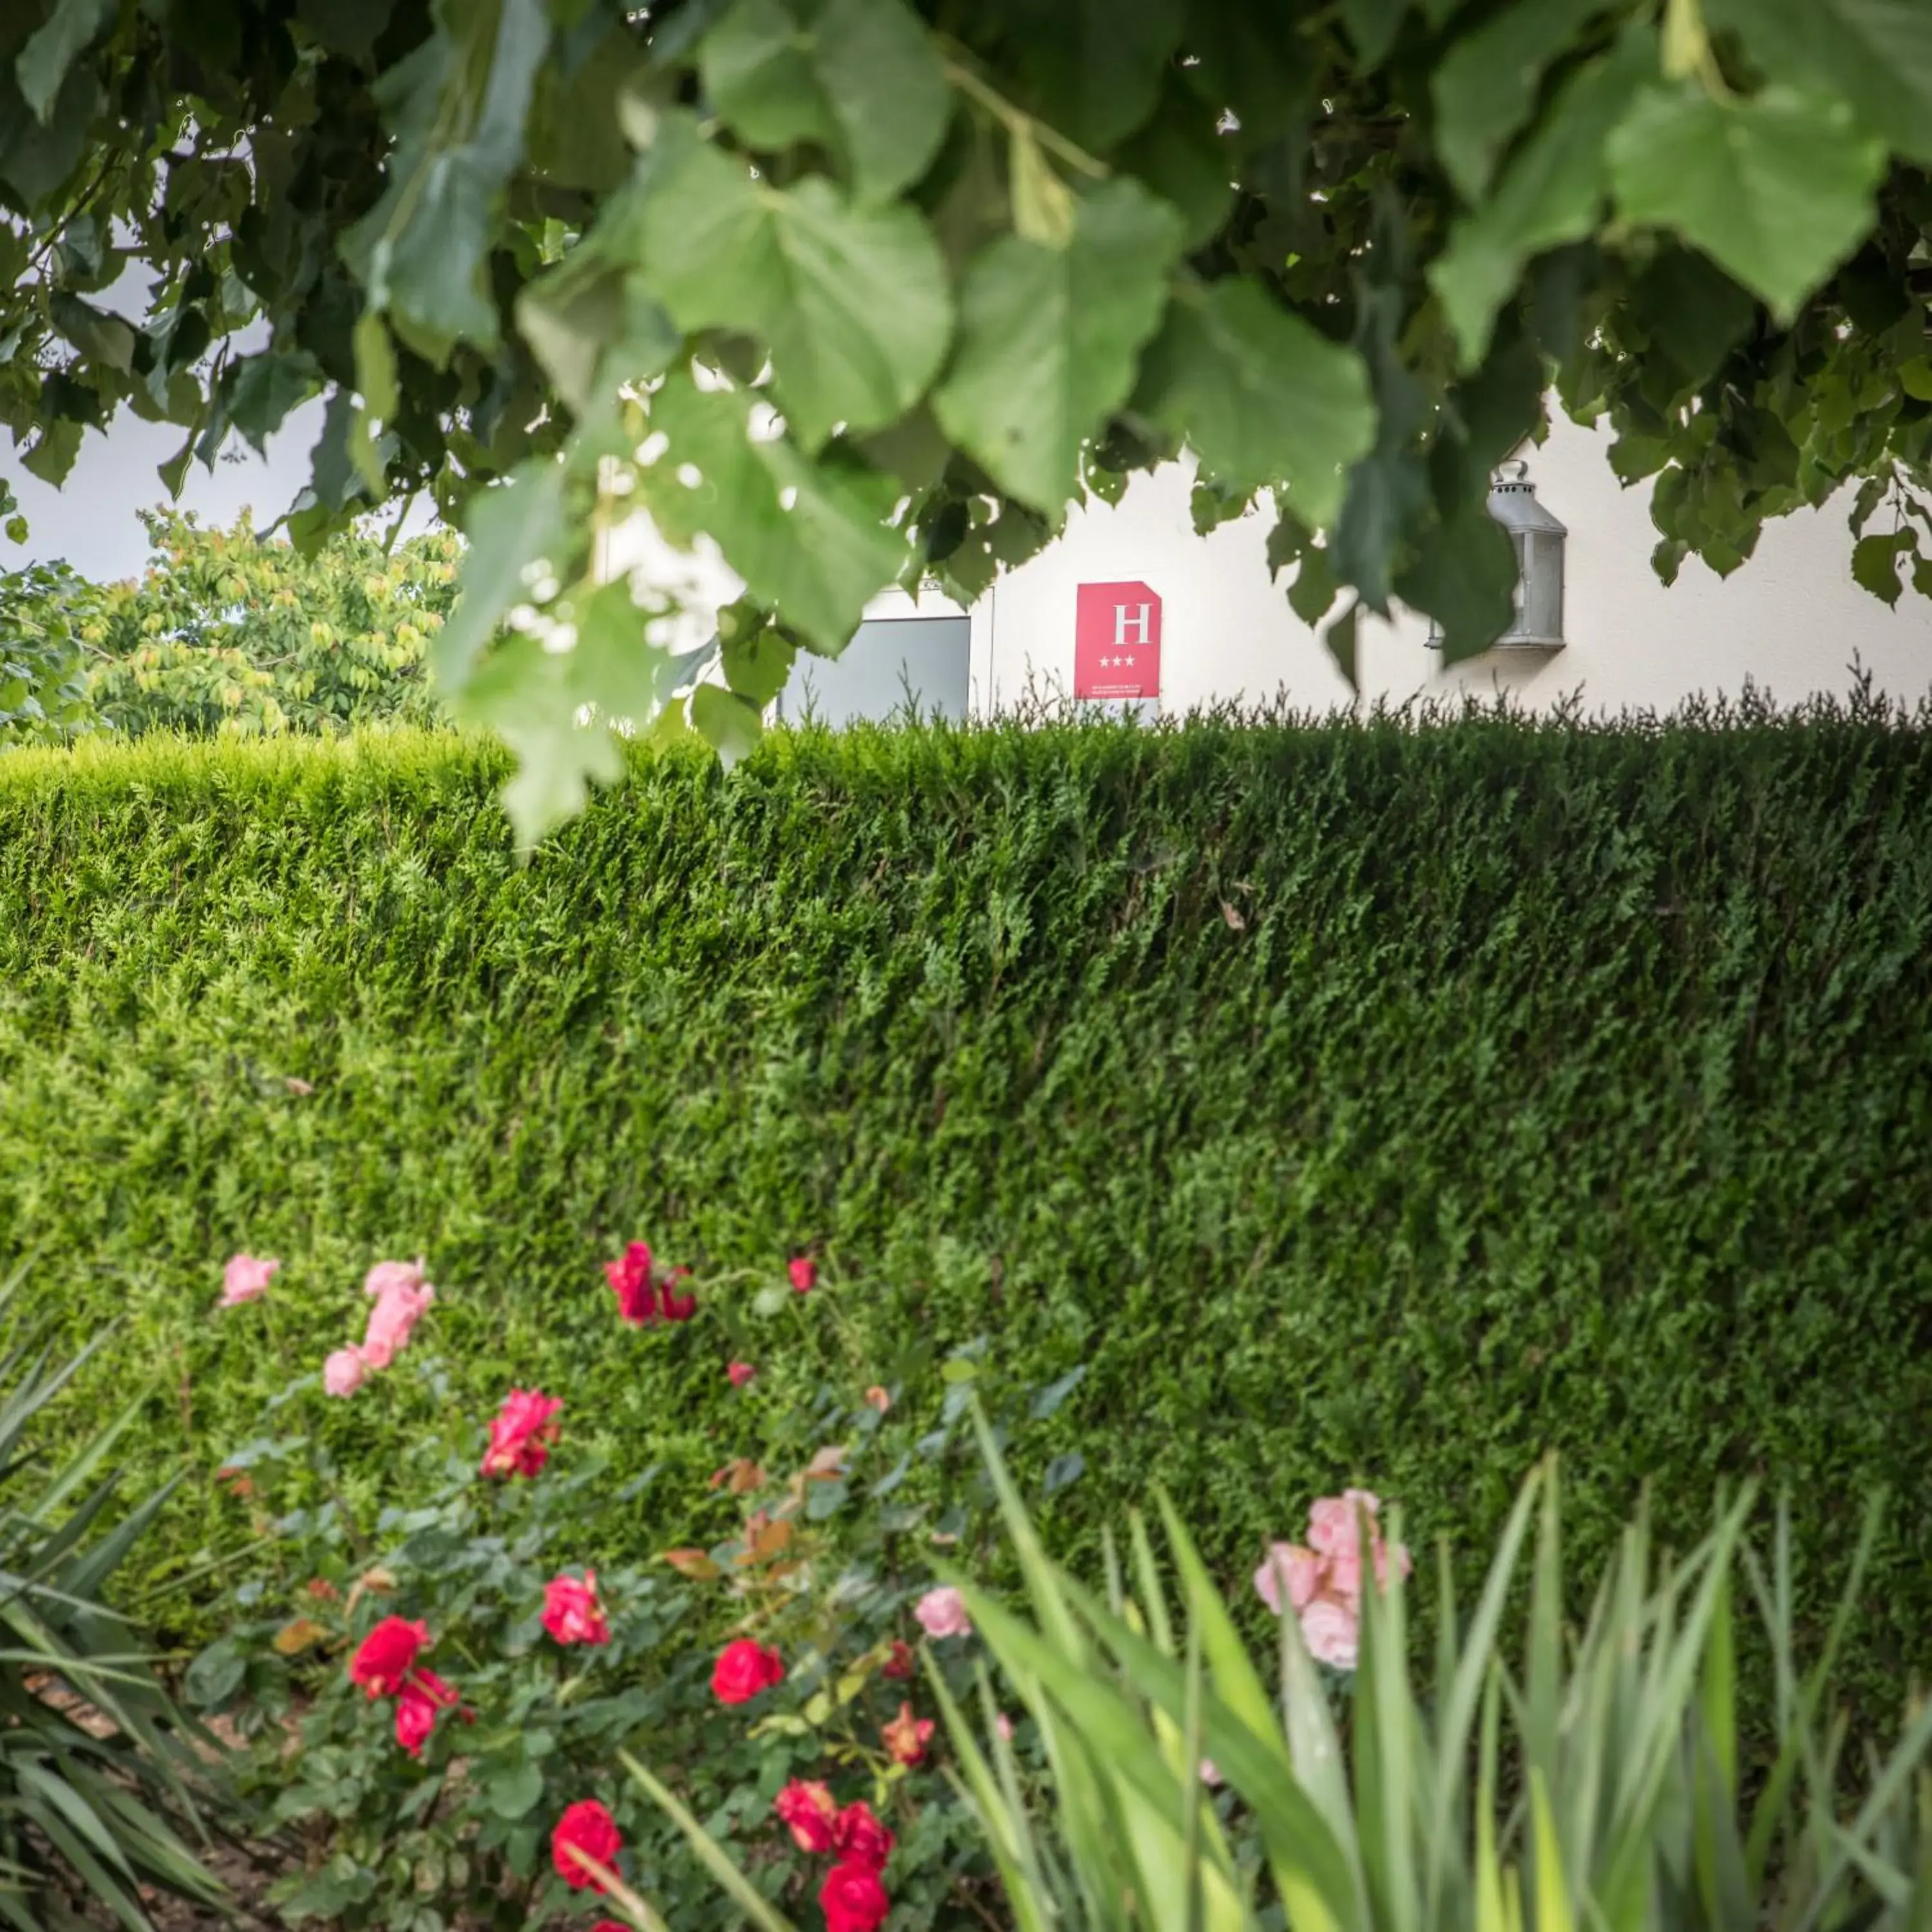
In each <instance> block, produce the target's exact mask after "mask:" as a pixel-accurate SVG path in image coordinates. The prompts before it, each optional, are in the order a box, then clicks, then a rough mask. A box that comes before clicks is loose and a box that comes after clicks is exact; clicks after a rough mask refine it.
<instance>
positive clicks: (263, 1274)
mask: <svg viewBox="0 0 1932 1932" xmlns="http://www.w3.org/2000/svg"><path fill="white" fill-rule="evenodd" d="M280 1267H281V1262H278V1261H277V1260H275V1259H274V1258H273V1257H272V1256H270V1257H269V1258H267V1259H257V1257H256V1256H254V1255H230V1256H229V1257H228V1265H227V1266H226V1268H223V1270H222V1271H221V1299H220V1301H217V1303H216V1304H214V1305H215V1307H217V1308H239V1307H241V1306H242V1304H243V1303H244V1302H245V1301H260V1299H261V1298H262V1297H263V1295H266V1294H267V1293H268V1292H269V1283H270V1282H272V1280H274V1279H275V1271H276V1269H278V1268H280Z"/></svg>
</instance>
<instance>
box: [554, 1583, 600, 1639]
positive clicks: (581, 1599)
mask: <svg viewBox="0 0 1932 1932" xmlns="http://www.w3.org/2000/svg"><path fill="white" fill-rule="evenodd" d="M543 1627H544V1629H545V1630H547V1631H549V1632H550V1635H551V1636H552V1637H555V1638H556V1640H557V1642H558V1643H609V1642H610V1625H609V1624H608V1623H607V1622H605V1621H604V1606H603V1605H602V1604H601V1603H599V1602H598V1600H597V1573H596V1571H594V1570H586V1571H584V1573H583V1577H582V1579H581V1580H579V1579H577V1577H552V1578H551V1579H550V1581H549V1582H548V1583H546V1584H545V1585H544V1607H543Z"/></svg>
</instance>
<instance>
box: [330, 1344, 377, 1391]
mask: <svg viewBox="0 0 1932 1932" xmlns="http://www.w3.org/2000/svg"><path fill="white" fill-rule="evenodd" d="M367 1374H368V1369H367V1367H365V1364H364V1363H363V1360H362V1350H361V1349H357V1348H353V1347H352V1348H347V1349H337V1350H336V1352H335V1354H334V1355H331V1356H330V1357H329V1359H328V1361H326V1362H324V1363H323V1365H322V1385H323V1388H325V1389H326V1390H327V1391H328V1392H329V1394H331V1395H353V1394H355V1393H356V1391H357V1390H358V1389H359V1388H361V1387H362V1381H363V1378H364V1377H365V1376H366V1375H367Z"/></svg>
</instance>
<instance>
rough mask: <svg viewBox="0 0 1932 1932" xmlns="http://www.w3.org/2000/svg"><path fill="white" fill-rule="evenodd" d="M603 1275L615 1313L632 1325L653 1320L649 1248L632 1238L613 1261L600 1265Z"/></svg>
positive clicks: (654, 1302)
mask: <svg viewBox="0 0 1932 1932" xmlns="http://www.w3.org/2000/svg"><path fill="white" fill-rule="evenodd" d="M604 1280H607V1282H609V1283H610V1292H611V1293H612V1294H613V1295H616V1298H617V1313H618V1316H619V1319H622V1320H623V1321H625V1322H628V1323H629V1324H630V1325H631V1327H632V1328H643V1326H644V1325H646V1323H647V1322H655V1320H656V1319H657V1316H658V1298H657V1290H656V1288H655V1286H654V1285H653V1283H652V1280H651V1251H650V1249H649V1247H648V1246H646V1244H645V1243H643V1242H642V1241H633V1242H631V1244H630V1245H629V1247H627V1248H625V1250H624V1252H623V1253H622V1255H620V1256H619V1257H618V1258H617V1259H616V1260H615V1261H614V1262H605V1263H604Z"/></svg>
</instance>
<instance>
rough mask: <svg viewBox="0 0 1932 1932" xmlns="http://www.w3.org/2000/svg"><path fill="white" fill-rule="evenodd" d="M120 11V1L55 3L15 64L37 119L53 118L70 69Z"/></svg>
mask: <svg viewBox="0 0 1932 1932" xmlns="http://www.w3.org/2000/svg"><path fill="white" fill-rule="evenodd" d="M118 10H119V9H118V5H116V0H55V6H54V10H53V11H52V13H50V14H49V15H48V16H47V17H46V20H45V21H44V22H43V23H42V24H41V25H40V26H39V27H38V28H36V29H35V31H34V34H33V35H32V37H31V38H30V39H29V40H28V42H27V43H26V46H23V48H22V49H20V57H19V58H18V59H17V60H16V61H15V62H14V63H13V71H14V74H15V76H16V77H17V79H18V80H19V81H20V98H22V99H23V101H26V104H27V105H28V107H31V109H32V110H33V111H34V117H35V118H37V119H38V120H40V121H46V120H48V119H49V118H51V117H52V114H53V111H54V102H55V100H56V99H57V98H58V96H59V94H60V91H61V85H62V83H63V82H64V81H65V80H66V79H67V73H68V68H71V66H73V65H74V62H75V61H76V60H77V58H79V57H80V54H81V52H83V49H85V48H86V46H87V44H88V43H89V41H90V40H92V39H93V38H94V37H95V34H98V33H99V32H100V31H101V29H102V28H104V27H105V26H107V24H108V23H109V22H110V21H111V20H113V18H114V16H115V13H117V12H118Z"/></svg>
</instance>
